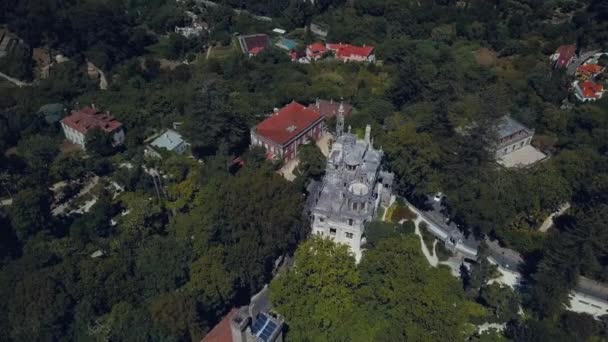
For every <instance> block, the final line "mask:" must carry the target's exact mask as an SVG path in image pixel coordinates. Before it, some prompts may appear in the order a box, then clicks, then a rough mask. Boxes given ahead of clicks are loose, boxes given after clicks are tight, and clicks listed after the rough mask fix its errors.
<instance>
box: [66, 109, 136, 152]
mask: <svg viewBox="0 0 608 342" xmlns="http://www.w3.org/2000/svg"><path fill="white" fill-rule="evenodd" d="M61 128H62V129H63V134H64V135H65V138H66V139H67V140H69V141H70V142H72V143H74V144H77V145H80V147H82V148H83V149H84V148H85V141H86V135H87V132H88V131H89V130H91V129H94V128H98V129H100V130H102V131H104V132H106V133H107V134H109V135H111V137H112V144H113V145H114V146H116V145H120V144H122V143H123V142H124V140H125V133H124V131H123V129H122V123H120V122H119V121H118V120H116V119H115V118H114V117H113V116H111V115H110V114H109V113H107V112H106V113H101V112H99V111H97V109H95V108H91V107H86V108H84V109H82V110H77V111H72V114H71V115H70V116H66V117H65V118H63V119H62V120H61Z"/></svg>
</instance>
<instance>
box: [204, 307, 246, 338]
mask: <svg viewBox="0 0 608 342" xmlns="http://www.w3.org/2000/svg"><path fill="white" fill-rule="evenodd" d="M236 312H237V309H235V308H233V309H232V310H230V312H229V313H228V314H227V315H226V316H225V317H224V318H223V319H222V320H221V321H220V322H219V323H218V324H217V325H216V326H215V327H213V329H211V331H209V333H207V335H205V337H204V338H203V339H202V340H201V342H232V332H231V330H230V320H232V317H234V315H235V314H236Z"/></svg>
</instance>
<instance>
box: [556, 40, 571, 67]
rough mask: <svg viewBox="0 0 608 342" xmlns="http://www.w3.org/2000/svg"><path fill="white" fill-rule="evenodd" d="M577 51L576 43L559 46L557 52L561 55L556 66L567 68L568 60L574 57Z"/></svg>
mask: <svg viewBox="0 0 608 342" xmlns="http://www.w3.org/2000/svg"><path fill="white" fill-rule="evenodd" d="M575 52H576V45H562V46H560V47H558V48H557V51H556V53H557V54H558V55H559V57H558V58H557V62H556V63H555V66H556V67H559V68H565V67H566V66H568V62H570V60H571V59H572V57H574V54H575Z"/></svg>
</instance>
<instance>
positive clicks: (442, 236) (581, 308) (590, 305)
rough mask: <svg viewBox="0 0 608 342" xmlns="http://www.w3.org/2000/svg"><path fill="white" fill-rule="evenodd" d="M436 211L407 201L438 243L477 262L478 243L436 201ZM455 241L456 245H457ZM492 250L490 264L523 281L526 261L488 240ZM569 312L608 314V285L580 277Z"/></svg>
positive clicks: (595, 314)
mask: <svg viewBox="0 0 608 342" xmlns="http://www.w3.org/2000/svg"><path fill="white" fill-rule="evenodd" d="M430 200H431V202H432V203H433V209H432V210H428V211H423V210H420V209H418V208H416V207H414V206H413V205H412V204H411V203H409V202H408V201H407V200H406V204H407V206H408V207H409V208H410V210H412V211H413V212H415V213H416V214H418V215H419V217H420V218H421V221H422V220H423V221H426V223H427V224H428V226H429V231H430V232H431V233H432V234H433V235H435V237H437V238H438V239H439V240H441V241H443V242H444V243H445V244H446V246H447V247H449V248H451V249H452V250H456V251H457V252H459V253H460V254H462V255H464V256H465V257H466V258H469V259H473V260H476V259H477V248H478V246H479V241H477V240H475V239H473V238H472V237H470V236H469V237H468V238H464V237H463V236H462V233H460V230H459V229H458V227H457V226H456V224H454V223H453V222H450V221H449V219H448V218H447V217H446V216H445V215H443V214H442V213H441V205H440V204H439V203H438V202H435V201H433V199H432V198H431V199H430ZM453 241H455V242H456V243H455V244H454V243H453ZM486 243H487V245H488V247H489V252H490V256H489V257H488V259H489V260H490V262H492V263H495V264H496V265H498V267H499V268H501V269H502V271H505V272H509V273H512V274H514V276H515V277H517V278H518V279H522V276H521V273H519V271H518V269H519V266H520V265H521V264H523V262H524V260H523V258H522V257H521V255H520V254H519V253H517V252H516V251H514V250H512V249H508V248H503V247H500V245H498V243H497V242H495V241H490V240H489V239H487V238H486ZM569 307H570V310H573V311H576V312H585V313H589V314H591V315H593V316H595V317H596V318H597V317H599V316H602V315H605V314H608V286H607V285H606V284H602V283H599V282H596V281H593V280H591V279H587V278H585V277H580V278H579V282H578V285H577V286H576V288H575V290H573V291H572V292H571V300H570V305H569Z"/></svg>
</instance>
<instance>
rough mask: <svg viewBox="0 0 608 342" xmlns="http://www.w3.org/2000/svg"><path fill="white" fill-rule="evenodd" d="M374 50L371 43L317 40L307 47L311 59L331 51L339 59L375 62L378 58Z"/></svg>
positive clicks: (307, 55)
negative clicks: (323, 41)
mask: <svg viewBox="0 0 608 342" xmlns="http://www.w3.org/2000/svg"><path fill="white" fill-rule="evenodd" d="M374 50H375V48H374V47H373V46H370V45H363V46H357V45H352V44H343V43H338V44H335V43H327V44H325V43H322V42H315V43H312V44H310V45H308V46H307V47H306V57H307V58H308V59H309V60H317V59H319V58H321V57H323V56H325V55H326V54H327V53H329V52H330V51H331V52H333V53H334V54H335V58H336V59H337V60H340V61H343V62H349V61H355V62H374V61H375V60H376V56H375V55H374Z"/></svg>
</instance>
